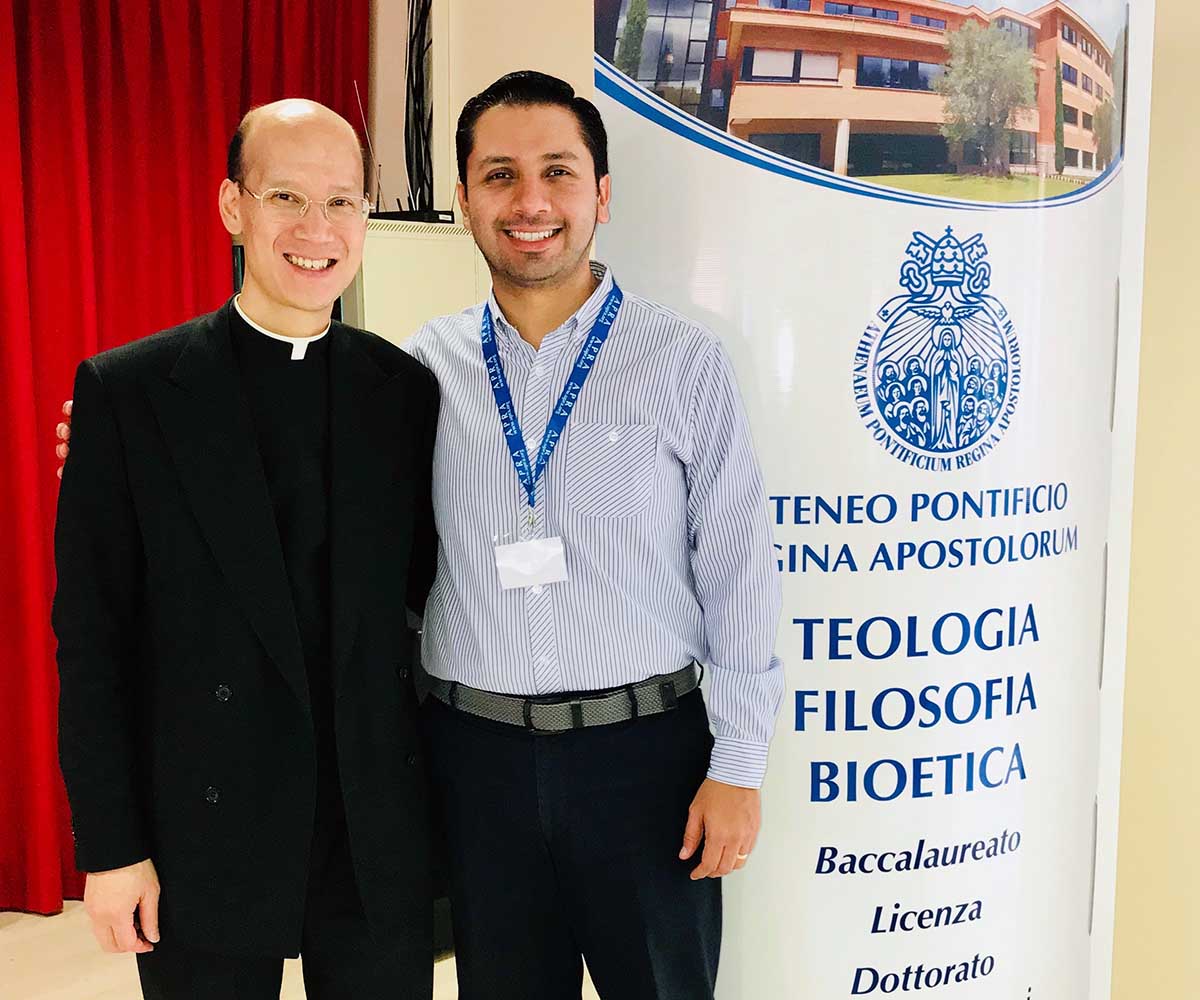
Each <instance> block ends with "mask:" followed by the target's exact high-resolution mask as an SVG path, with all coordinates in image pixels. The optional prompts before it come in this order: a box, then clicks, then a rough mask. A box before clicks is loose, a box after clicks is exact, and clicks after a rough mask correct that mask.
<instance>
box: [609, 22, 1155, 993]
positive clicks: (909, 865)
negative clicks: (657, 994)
mask: <svg viewBox="0 0 1200 1000" xmlns="http://www.w3.org/2000/svg"><path fill="white" fill-rule="evenodd" d="M873 2H874V3H878V4H880V6H863V5H859V4H846V3H834V2H832V0H719V2H717V3H701V2H693V0H597V2H596V48H597V57H596V86H597V92H598V101H599V104H600V108H601V111H602V112H603V114H604V117H605V120H606V122H607V124H608V128H609V132H610V141H611V147H612V148H611V159H612V164H613V172H614V202H613V206H614V207H613V221H612V223H611V224H610V225H608V226H606V227H602V228H601V231H600V233H599V234H598V248H599V256H600V257H601V258H602V259H604V260H606V261H608V262H609V263H610V264H611V265H612V266H613V268H614V271H615V273H616V274H617V276H618V278H619V280H620V281H622V282H623V283H624V284H626V285H627V286H628V287H630V288H631V289H636V290H637V291H639V292H641V293H643V294H646V295H648V296H650V297H652V298H655V299H657V300H659V301H661V302H664V303H665V304H667V305H668V306H671V307H673V308H676V309H677V310H679V311H680V312H682V313H684V314H686V315H688V316H690V317H691V318H693V319H695V320H697V321H699V322H701V323H703V324H705V325H706V326H708V327H709V328H711V329H712V330H714V331H715V332H717V333H718V334H719V335H720V336H721V337H722V339H723V341H724V344H725V347H726V349H727V350H728V352H729V354H730V355H731V357H732V359H733V362H734V365H735V367H736V370H737V373H738V377H739V382H740V385H741V389H742V393H743V396H744V398H745V401H746V405H747V409H748V411H749V413H750V418H751V422H752V425H753V430H754V435H755V440H756V444H757V447H758V452H759V456H760V459H761V462H762V465H763V469H764V473H765V478H766V485H767V493H768V497H767V501H766V502H767V505H768V510H769V513H770V517H771V520H772V522H773V524H774V532H775V543H776V544H775V553H776V557H777V560H778V568H779V572H780V574H781V575H782V578H783V592H784V605H783V616H782V619H781V622H780V631H779V639H778V645H777V649H778V652H779V654H780V656H781V657H782V658H783V660H784V662H785V664H786V670H787V687H786V694H785V699H784V704H783V707H782V710H781V713H780V718H779V723H778V728H777V732H776V736H775V739H774V742H773V744H772V749H771V756H770V766H769V773H768V777H767V783H766V786H765V789H764V827H763V833H762V835H761V839H760V842H759V845H758V847H757V849H756V850H755V852H754V855H753V858H752V860H751V863H750V864H749V866H748V867H747V868H746V869H745V870H744V871H743V872H741V873H739V874H737V875H735V876H732V877H730V878H728V879H726V880H725V893H726V895H725V934H724V950H723V954H722V960H721V973H720V979H719V986H718V994H719V996H720V997H722V998H723V1000H783V998H789V1000H790V998H801V997H803V998H814V1000H837V998H843V997H880V996H898V995H908V994H912V993H920V994H921V995H922V996H925V995H933V996H941V997H946V998H948V1000H951V998H970V1000H1082V998H1089V997H1092V998H1096V997H1099V996H1101V995H1103V996H1105V997H1106V996H1107V982H1108V980H1107V975H1106V974H1101V975H1099V976H1097V975H1095V974H1094V972H1093V970H1095V969H1098V968H1099V969H1104V968H1106V967H1107V965H1108V963H1109V960H1110V957H1111V898H1112V895H1113V878H1114V876H1113V868H1112V865H1111V864H1110V863H1107V862H1106V863H1105V864H1102V865H1098V864H1097V860H1096V859H1097V855H1098V851H1101V852H1103V853H1105V857H1108V858H1110V859H1111V854H1112V846H1111V845H1112V842H1113V840H1114V839H1115V835H1116V830H1115V816H1116V810H1115V804H1114V800H1115V797H1116V794H1117V778H1118V775H1117V767H1116V765H1115V761H1114V760H1113V759H1112V755H1111V754H1109V755H1108V762H1107V764H1105V765H1104V766H1102V761H1103V760H1104V759H1105V754H1104V753H1103V752H1102V749H1103V747H1104V746H1105V745H1106V743H1110V742H1111V741H1114V740H1119V710H1120V697H1121V688H1122V684H1123V674H1124V657H1123V649H1122V648H1121V646H1119V645H1117V644H1116V643H1114V642H1113V641H1111V639H1112V636H1113V635H1114V634H1118V635H1120V636H1122V637H1123V634H1124V614H1125V605H1126V598H1127V590H1126V587H1127V575H1126V570H1125V566H1126V565H1127V548H1126V547H1125V545H1124V544H1122V545H1120V546H1118V550H1119V551H1116V552H1115V553H1114V551H1112V546H1110V535H1111V530H1110V497H1111V490H1112V486H1113V478H1112V477H1113V455H1114V421H1116V420H1117V414H1118V412H1119V411H1121V408H1122V407H1125V409H1128V406H1127V404H1128V400H1122V399H1120V398H1118V396H1119V394H1118V384H1121V385H1126V384H1128V383H1127V380H1125V381H1122V382H1120V383H1119V382H1118V378H1117V367H1118V366H1117V359H1118V355H1119V353H1121V351H1120V347H1121V344H1120V341H1121V337H1123V336H1127V335H1130V334H1129V333H1127V332H1126V331H1125V330H1121V329H1120V324H1119V323H1118V316H1119V315H1120V312H1121V309H1120V300H1121V294H1122V289H1121V280H1120V279H1121V253H1122V206H1123V190H1122V189H1123V186H1124V179H1125V178H1124V172H1123V162H1122V144H1123V136H1124V133H1125V117H1126V116H1125V79H1126V75H1127V74H1126V66H1127V63H1128V37H1129V18H1128V11H1127V9H1126V6H1125V5H1124V4H1123V3H1119V2H1116V0H1072V3H1071V4H1070V5H1068V4H1066V3H1062V2H1058V0H1054V2H1051V3H1046V4H1043V5H1038V4H1036V3H1031V2H1028V0H1024V2H1023V0H1015V2H1013V3H1012V4H1011V6H1006V7H1001V6H999V5H997V4H995V3H988V2H983V0H981V2H979V3H977V4H973V5H967V4H965V3H956V2H946V0H905V2H896V3H893V2H888V0H873ZM1139 194H1140V192H1139ZM1132 238H1133V239H1136V240H1138V241H1140V239H1141V233H1140V232H1139V233H1135V234H1133V237H1132ZM1119 334H1120V336H1119ZM1132 336H1134V337H1135V338H1136V329H1135V330H1133V331H1132ZM1121 356H1122V357H1124V356H1125V355H1124V353H1121ZM1127 436H1128V435H1127ZM1123 488H1127V484H1125V487H1123ZM1114 559H1117V560H1118V561H1120V562H1121V564H1122V565H1121V567H1120V572H1118V573H1115V574H1114V573H1113V566H1112V563H1113V561H1114ZM1114 581H1116V582H1115V583H1114ZM1114 619H1119V621H1120V628H1119V629H1114ZM1106 625H1107V628H1106ZM1106 632H1107V634H1108V635H1109V638H1110V642H1109V643H1108V655H1107V656H1106V655H1105V649H1106V644H1105V636H1106ZM1106 705H1107V706H1108V714H1107V715H1106V714H1105V713H1106ZM1114 705H1115V706H1116V715H1115V719H1116V725H1115V726H1114V725H1113V724H1112V719H1113V711H1112V706H1114ZM1106 719H1107V720H1108V722H1107V723H1106V724H1102V720H1106ZM1106 726H1107V728H1106ZM1114 729H1115V730H1116V731H1113V730H1114ZM1097 899H1099V900H1100V904H1099V905H1098V904H1097ZM1097 913H1102V914H1103V915H1104V916H1103V919H1102V921H1101V926H1097V921H1096V915H1097Z"/></svg>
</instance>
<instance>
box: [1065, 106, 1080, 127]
mask: <svg viewBox="0 0 1200 1000" xmlns="http://www.w3.org/2000/svg"><path fill="white" fill-rule="evenodd" d="M1063 121H1064V122H1066V123H1067V124H1068V125H1078V124H1079V109H1078V108H1073V107H1071V105H1069V104H1064V105H1063Z"/></svg>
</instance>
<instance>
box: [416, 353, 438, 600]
mask: <svg viewBox="0 0 1200 1000" xmlns="http://www.w3.org/2000/svg"><path fill="white" fill-rule="evenodd" d="M428 379H429V392H428V396H427V400H428V401H427V403H426V405H425V411H426V422H425V425H424V433H423V434H422V437H421V446H420V449H419V451H418V454H419V456H420V458H419V461H418V465H417V468H415V469H414V470H413V475H414V476H415V477H416V489H415V490H414V495H415V497H416V502H415V505H414V508H413V544H412V554H411V555H410V557H409V563H408V608H409V610H410V611H411V612H412V613H413V614H414V615H416V617H417V618H423V617H424V615H425V601H426V599H427V598H428V597H429V589H430V587H432V586H433V578H434V575H435V574H436V573H437V558H438V537H437V526H436V524H435V523H434V517H433V452H434V443H435V441H436V438H437V426H438V416H439V414H440V411H441V393H440V391H439V390H438V384H437V380H436V379H434V377H433V376H432V374H430V375H429V376H428Z"/></svg>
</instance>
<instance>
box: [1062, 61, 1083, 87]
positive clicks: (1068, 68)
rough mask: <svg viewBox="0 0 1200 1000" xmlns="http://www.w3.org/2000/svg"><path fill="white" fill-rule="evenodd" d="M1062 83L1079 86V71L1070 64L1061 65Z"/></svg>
mask: <svg viewBox="0 0 1200 1000" xmlns="http://www.w3.org/2000/svg"><path fill="white" fill-rule="evenodd" d="M1062 74H1063V83H1073V84H1075V85H1076V86H1078V85H1079V70H1077V69H1076V68H1075V67H1074V66H1072V65H1071V64H1070V63H1063V64H1062Z"/></svg>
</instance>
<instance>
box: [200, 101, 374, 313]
mask: <svg viewBox="0 0 1200 1000" xmlns="http://www.w3.org/2000/svg"><path fill="white" fill-rule="evenodd" d="M254 114H255V115H256V116H257V117H255V118H254V120H253V123H252V124H251V125H250V127H249V131H248V134H247V136H246V142H245V146H244V150H243V156H242V160H243V164H244V176H243V178H242V185H241V187H240V188H239V186H238V185H237V184H236V183H235V182H234V181H233V180H226V181H225V182H224V183H223V184H222V185H221V193H220V206H221V217H222V220H223V221H224V223H225V228H226V229H228V230H229V232H230V233H233V234H234V235H240V236H241V238H242V244H243V246H244V247H245V254H246V274H245V280H244V283H243V287H242V305H243V307H244V308H245V309H246V310H247V312H248V313H250V315H251V316H253V317H254V318H255V319H256V320H257V321H258V322H261V323H263V324H264V325H266V326H268V327H269V328H271V329H275V330H277V331H278V332H280V333H292V334H295V333H297V332H303V331H306V330H309V329H310V328H313V327H315V330H313V331H312V332H317V331H319V330H320V329H321V328H322V327H323V326H324V325H325V324H326V323H327V322H328V320H329V315H330V312H331V310H332V307H333V303H334V302H335V301H336V300H337V298H338V296H340V295H341V294H342V292H344V291H345V290H346V287H347V286H348V285H349V284H350V282H351V280H352V279H353V278H354V275H355V274H356V273H357V271H358V267H359V263H360V261H361V260H362V247H363V240H364V239H365V237H366V222H365V220H363V219H362V217H361V216H360V215H354V216H352V218H351V219H350V221H348V222H346V223H339V224H337V225H332V224H330V222H329V221H328V220H327V219H326V218H325V213H324V211H323V209H322V207H321V203H322V202H323V201H324V200H325V199H326V198H328V197H330V196H331V195H345V196H346V197H347V198H361V197H362V193H363V174H362V170H363V167H362V158H361V154H360V151H359V146H358V139H357V137H356V136H355V134H354V130H353V129H352V128H351V127H350V125H349V123H347V122H346V121H345V120H344V119H342V118H340V117H339V116H337V115H336V114H334V113H333V112H332V111H330V110H329V109H328V108H324V107H322V106H321V105H317V104H313V103H311V102H308V101H283V102H279V104H276V105H269V106H267V107H266V108H262V109H260V110H259V111H257V112H255V113H254ZM271 188H285V189H289V190H291V191H296V192H299V193H302V194H304V195H306V196H307V197H308V198H309V199H310V204H309V207H308V211H307V212H306V213H305V214H304V215H303V217H296V216H295V215H293V214H292V213H290V212H289V211H288V210H287V209H286V199H285V202H284V204H280V203H279V202H276V204H275V206H274V207H269V206H267V205H265V204H262V203H260V202H259V201H258V200H257V199H256V198H254V197H253V196H252V195H251V194H249V193H248V192H251V191H252V192H254V193H256V194H262V193H263V192H264V191H266V190H268V189H271Z"/></svg>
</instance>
